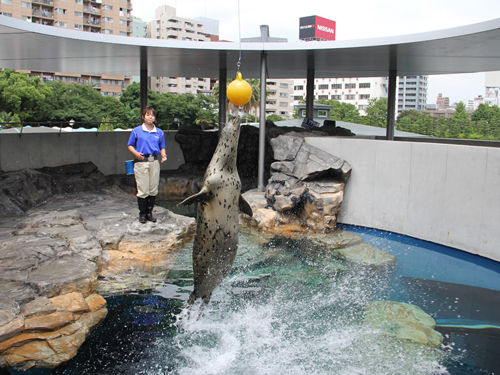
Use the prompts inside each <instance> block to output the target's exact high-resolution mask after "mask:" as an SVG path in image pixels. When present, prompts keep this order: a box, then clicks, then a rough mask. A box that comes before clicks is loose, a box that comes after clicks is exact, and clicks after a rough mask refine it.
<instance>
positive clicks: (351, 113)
mask: <svg viewBox="0 0 500 375" xmlns="http://www.w3.org/2000/svg"><path fill="white" fill-rule="evenodd" d="M316 103H318V104H326V105H331V106H333V108H332V109H331V110H330V119H331V120H336V121H345V122H352V123H359V121H360V114H359V110H358V108H356V106H355V105H354V104H351V103H341V102H339V101H338V100H331V99H321V100H318V101H316Z"/></svg>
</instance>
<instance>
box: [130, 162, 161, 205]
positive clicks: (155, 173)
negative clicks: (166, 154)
mask: <svg viewBox="0 0 500 375" xmlns="http://www.w3.org/2000/svg"><path fill="white" fill-rule="evenodd" d="M134 174H135V182H136V183H137V197H139V198H146V197H149V196H152V197H155V196H156V195H157V194H158V184H159V182H160V162H159V161H158V160H155V161H147V162H138V163H135V164H134Z"/></svg>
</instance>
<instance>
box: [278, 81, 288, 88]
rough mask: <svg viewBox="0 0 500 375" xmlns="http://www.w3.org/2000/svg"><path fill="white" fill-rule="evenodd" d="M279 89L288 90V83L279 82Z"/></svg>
mask: <svg viewBox="0 0 500 375" xmlns="http://www.w3.org/2000/svg"><path fill="white" fill-rule="evenodd" d="M280 87H281V88H283V89H287V88H288V83H285V82H280Z"/></svg>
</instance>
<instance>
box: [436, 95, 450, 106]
mask: <svg viewBox="0 0 500 375" xmlns="http://www.w3.org/2000/svg"><path fill="white" fill-rule="evenodd" d="M436 105H437V108H438V109H446V108H449V107H450V98H448V97H444V96H443V94H441V93H440V94H438V97H437V99H436Z"/></svg>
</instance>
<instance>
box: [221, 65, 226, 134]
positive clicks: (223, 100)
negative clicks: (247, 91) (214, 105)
mask: <svg viewBox="0 0 500 375" xmlns="http://www.w3.org/2000/svg"><path fill="white" fill-rule="evenodd" d="M226 83H227V69H226V68H221V69H219V137H220V134H221V132H222V129H223V128H224V125H226V111H227V107H226V99H227V85H226Z"/></svg>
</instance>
